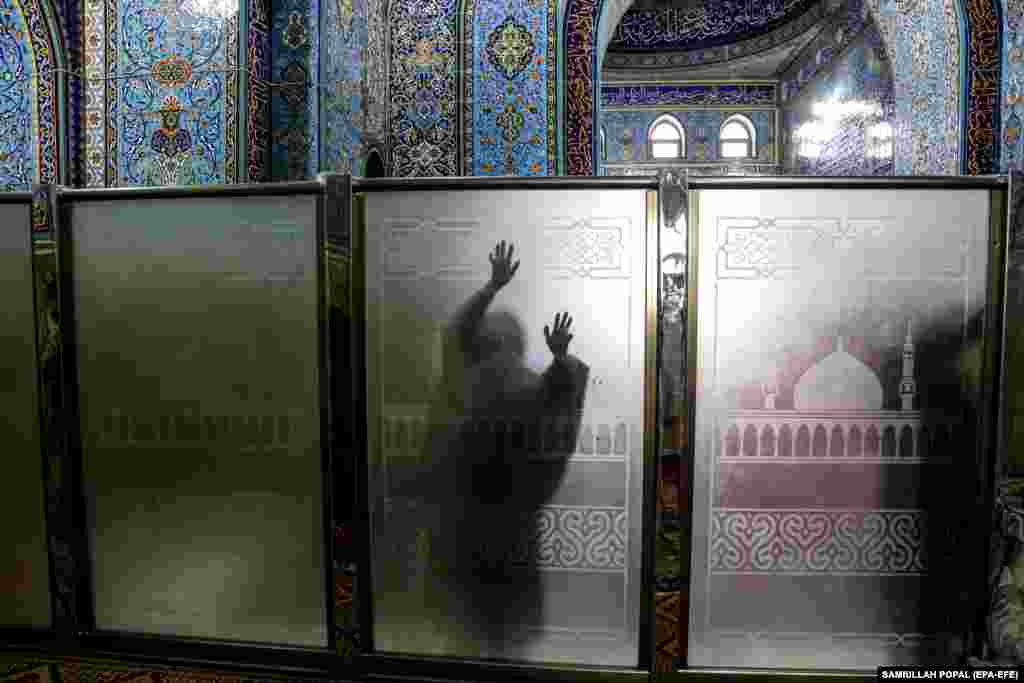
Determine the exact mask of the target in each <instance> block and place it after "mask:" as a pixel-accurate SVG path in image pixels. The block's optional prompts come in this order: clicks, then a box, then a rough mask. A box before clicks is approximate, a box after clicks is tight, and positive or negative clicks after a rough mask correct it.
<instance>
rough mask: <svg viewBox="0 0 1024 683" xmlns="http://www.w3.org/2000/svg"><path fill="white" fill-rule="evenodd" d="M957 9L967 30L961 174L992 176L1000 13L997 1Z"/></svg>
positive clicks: (979, 0) (972, 1) (970, 2)
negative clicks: (965, 110) (963, 18)
mask: <svg viewBox="0 0 1024 683" xmlns="http://www.w3.org/2000/svg"><path fill="white" fill-rule="evenodd" d="M960 7H961V11H962V12H963V14H965V15H966V16H965V23H966V27H967V30H966V34H967V39H966V41H965V42H966V44H967V47H966V51H965V52H964V53H963V55H964V57H963V58H964V59H965V60H966V66H967V69H966V71H965V73H966V77H967V78H966V83H964V85H963V92H964V93H965V94H964V97H965V98H966V100H967V115H966V117H965V119H964V127H965V129H966V130H965V135H964V167H965V169H964V170H965V171H966V172H967V173H970V174H979V173H981V174H984V173H992V172H994V171H995V169H996V168H997V167H998V163H999V158H1000V152H999V142H1000V138H999V131H1000V125H1001V124H1000V120H1001V111H1000V109H1001V108H1000V102H999V89H1000V85H1001V79H1002V77H1003V76H1002V73H1003V70H1002V60H1001V59H1000V57H1001V51H1002V50H1003V22H1002V17H1001V14H1002V12H1001V11H1000V4H999V0H966V1H965V2H963V3H961V4H960ZM956 66H958V64H957V65H956ZM953 69H954V65H952V64H947V65H946V70H947V72H948V73H951V72H952V71H953Z"/></svg>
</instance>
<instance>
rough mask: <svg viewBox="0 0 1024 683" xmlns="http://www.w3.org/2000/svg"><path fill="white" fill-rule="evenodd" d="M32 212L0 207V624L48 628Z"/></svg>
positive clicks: (25, 207)
mask: <svg viewBox="0 0 1024 683" xmlns="http://www.w3.org/2000/svg"><path fill="white" fill-rule="evenodd" d="M30 208H31V205H30V204H29V203H27V202H26V203H25V204H24V205H16V204H0V226H2V227H3V229H2V230H0V311H2V313H0V317H2V319H3V323H2V324H0V357H2V358H3V359H4V360H3V363H4V364H3V367H2V368H0V373H2V375H0V415H2V416H3V418H2V419H0V444H3V454H4V455H3V462H4V474H3V495H0V518H2V519H3V520H5V521H4V522H3V524H2V525H0V528H2V529H3V533H2V534H0V626H49V625H50V589H49V575H50V573H49V567H48V565H47V551H46V518H45V511H46V507H45V499H44V490H43V455H42V451H41V450H40V437H39V387H38V379H37V377H36V368H37V365H38V363H37V360H36V344H35V334H36V326H35V312H34V308H33V301H34V299H33V291H32V289H33V286H32V255H31V254H32V251H31V244H30V242H29V232H28V228H29V212H30Z"/></svg>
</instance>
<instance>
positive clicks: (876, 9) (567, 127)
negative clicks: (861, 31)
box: [560, 0, 1004, 175]
mask: <svg viewBox="0 0 1024 683" xmlns="http://www.w3.org/2000/svg"><path fill="white" fill-rule="evenodd" d="M631 4H632V2H631V1H630V0H567V3H566V9H565V15H564V20H563V22H562V27H563V36H564V38H563V41H562V54H561V55H560V57H561V59H562V63H563V64H564V74H565V77H564V82H565V90H564V93H565V94H564V106H563V130H564V131H566V132H565V134H564V142H563V146H562V155H563V158H564V161H565V165H564V168H565V173H566V174H568V175H590V174H593V173H594V172H595V169H596V168H597V159H596V155H597V150H596V134H595V131H596V130H597V125H598V121H599V117H598V115H599V107H600V97H599V93H600V87H601V74H600V67H601V64H602V62H603V61H604V53H605V50H606V49H607V45H608V40H609V38H610V36H611V33H612V31H613V30H614V28H615V26H617V25H618V23H619V21H620V20H621V19H622V16H623V15H624V14H625V13H626V11H627V10H628V9H629V6H630V5H631ZM866 5H867V11H868V13H869V15H870V17H871V18H872V20H873V21H874V22H875V23H876V25H877V26H878V27H879V29H880V31H881V33H882V36H883V39H884V42H885V48H886V52H887V53H888V56H889V59H890V60H891V61H892V62H893V63H894V64H896V65H898V68H897V73H896V79H897V89H898V91H899V89H900V88H901V87H902V88H903V89H904V90H906V89H907V87H909V86H912V84H913V82H914V75H913V69H914V64H913V60H912V59H911V58H910V48H911V41H912V40H913V39H912V37H911V35H912V34H913V32H912V31H909V30H906V26H905V24H907V15H909V14H910V12H911V11H916V12H917V13H923V14H927V13H929V12H930V13H931V15H932V16H939V15H941V17H942V21H943V24H944V28H945V30H944V32H943V34H944V36H943V37H945V38H946V41H945V42H946V43H947V44H948V43H949V42H950V38H952V37H953V36H956V40H955V41H953V42H955V44H956V45H957V49H950V50H948V54H945V55H944V57H945V62H947V63H949V62H951V61H955V63H956V64H957V65H961V64H962V63H965V66H966V68H963V69H957V71H960V72H962V73H963V74H964V75H965V78H962V79H961V78H956V79H955V81H954V82H952V83H951V82H949V81H950V79H945V87H946V88H947V90H948V91H949V92H947V93H946V96H945V97H944V107H943V110H942V111H941V112H940V111H938V110H936V111H933V112H931V113H933V114H935V115H936V116H937V117H938V118H941V119H942V120H941V122H940V121H933V122H931V124H927V125H932V124H935V125H941V126H943V127H944V142H945V143H946V144H947V145H948V147H949V149H950V150H955V151H953V152H952V153H955V154H956V156H957V165H958V166H959V167H960V168H961V169H962V171H963V172H966V173H969V174H985V173H991V172H994V169H995V168H996V166H997V163H998V159H999V128H1000V120H999V118H1000V116H999V106H1000V102H999V92H1000V77H1001V67H1002V63H1001V59H1000V57H1001V50H1002V43H1003V40H1004V37H1003V35H1002V18H1001V8H1000V6H999V3H998V0H981V1H980V2H975V3H966V4H965V5H964V6H963V7H961V6H960V3H958V2H956V1H955V0H922V1H921V2H920V3H902V4H901V3H896V4H893V3H888V4H885V5H884V9H883V3H881V1H880V0H866ZM961 25H962V26H963V30H962V31H961ZM914 106H915V104H914V98H913V97H904V98H900V101H898V102H897V110H898V111H897V114H898V115H900V116H899V118H901V120H902V121H904V122H906V124H907V125H915V126H917V127H918V128H917V129H918V130H924V125H925V124H922V123H920V121H921V120H922V116H923V113H922V112H915V111H914ZM910 133H911V135H912V134H913V130H912V131H910ZM957 133H959V135H958V134H957ZM905 137H910V135H908V136H905ZM919 146H920V145H919ZM901 151H903V152H904V154H905V150H897V157H898V158H899V155H900V152H901ZM904 163H905V164H910V165H911V166H912V165H913V160H908V161H906V162H904Z"/></svg>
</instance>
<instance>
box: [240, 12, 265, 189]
mask: <svg viewBox="0 0 1024 683" xmlns="http://www.w3.org/2000/svg"><path fill="white" fill-rule="evenodd" d="M240 2H248V14H247V18H248V25H247V26H246V35H245V42H246V52H245V54H246V61H245V70H246V75H245V80H246V110H245V115H246V121H245V126H246V138H247V139H246V140H245V144H246V146H245V151H246V167H245V179H246V180H247V181H248V182H252V183H263V182H267V181H269V180H270V151H271V150H270V145H271V130H272V128H271V126H272V122H271V114H270V104H271V101H270V100H271V88H270V76H271V70H270V66H271V65H270V60H271V49H270V7H269V3H268V2H267V1H266V0H240Z"/></svg>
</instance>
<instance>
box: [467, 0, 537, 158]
mask: <svg viewBox="0 0 1024 683" xmlns="http://www.w3.org/2000/svg"><path fill="white" fill-rule="evenodd" d="M555 10H556V3H555V2H554V0H539V1H538V0H512V1H511V2H508V3H506V2H504V1H501V2H499V1H498V0H464V3H463V10H462V11H463V18H464V21H465V26H464V35H466V36H468V37H469V39H470V41H471V43H470V45H469V46H468V47H467V48H466V49H465V50H464V55H463V59H464V64H463V71H462V73H463V91H464V92H463V105H462V106H463V110H464V112H465V114H464V117H465V119H464V120H465V123H464V130H466V131H468V134H467V135H465V137H464V139H465V152H464V155H463V164H464V167H465V173H466V175H520V176H524V175H534V176H536V175H554V174H555V170H556V169H555V164H556V161H557V146H556V139H557V135H556V130H555V129H556V125H555V112H556V109H557V100H556V92H555V87H556V83H557V68H556V55H557V51H556V44H557V35H556V29H557V23H556V16H555Z"/></svg>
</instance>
